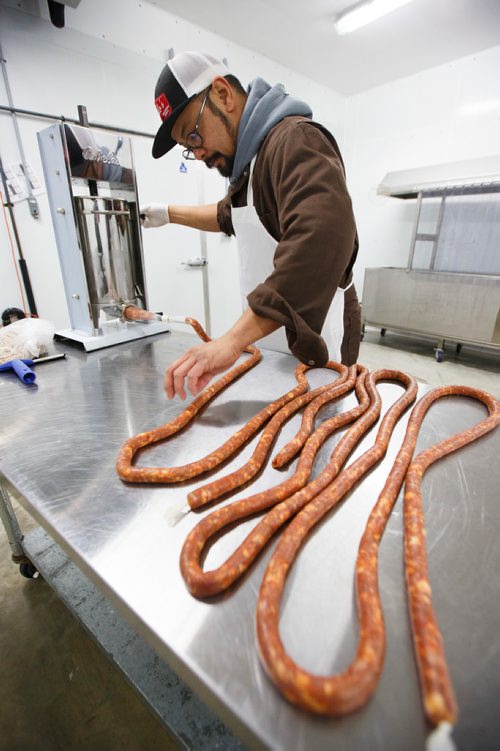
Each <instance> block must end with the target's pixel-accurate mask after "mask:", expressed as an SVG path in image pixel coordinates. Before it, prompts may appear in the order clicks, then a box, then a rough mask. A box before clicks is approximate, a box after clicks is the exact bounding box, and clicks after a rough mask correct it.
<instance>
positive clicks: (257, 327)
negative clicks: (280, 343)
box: [164, 308, 280, 399]
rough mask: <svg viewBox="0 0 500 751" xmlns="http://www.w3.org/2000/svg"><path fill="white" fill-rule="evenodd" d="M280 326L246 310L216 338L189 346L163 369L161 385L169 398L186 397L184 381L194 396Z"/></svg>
mask: <svg viewBox="0 0 500 751" xmlns="http://www.w3.org/2000/svg"><path fill="white" fill-rule="evenodd" d="M279 327H280V325H279V324H278V323H276V321H271V320H269V319H268V318H261V317H260V316H257V315H255V313H254V312H253V311H252V310H251V309H250V308H248V309H247V310H245V312H244V313H243V314H242V316H241V317H240V318H239V319H238V320H237V321H236V323H235V324H234V326H232V328H230V329H229V331H227V332H226V333H225V334H223V336H221V337H219V339H215V340H214V341H213V342H207V343H205V344H201V345H198V346H197V347H192V348H191V349H189V350H187V352H185V353H184V354H183V355H182V357H179V359H178V360H176V361H175V362H173V363H172V364H171V365H170V366H169V367H168V368H167V369H166V371H165V380H164V386H165V391H166V392H167V396H168V398H169V399H172V398H173V397H174V396H175V395H176V394H177V395H178V396H180V397H181V399H185V398H186V391H185V380H186V379H187V387H188V388H189V391H190V392H191V394H192V395H193V396H195V395H196V394H198V393H199V392H200V391H201V390H202V389H204V388H205V386H206V385H207V384H208V383H209V382H210V381H211V379H212V378H213V377H214V376H215V375H217V374H218V373H222V372H223V371H225V370H227V369H228V368H230V367H231V366H232V365H233V364H234V363H235V362H236V360H237V359H238V357H239V356H240V355H241V353H242V352H243V350H244V349H245V347H247V346H248V345H249V344H253V342H255V341H257V340H258V339H262V337H264V336H267V335H268V334H271V333H272V332H273V331H276V329H278V328H279Z"/></svg>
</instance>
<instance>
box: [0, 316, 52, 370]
mask: <svg viewBox="0 0 500 751" xmlns="http://www.w3.org/2000/svg"><path fill="white" fill-rule="evenodd" d="M55 330H56V328H55V326H54V324H53V323H51V322H50V321H46V320H44V319H43V318H22V319H21V320H20V321H15V322H14V323H11V324H9V326H4V327H3V328H0V363H2V362H7V361H8V360H15V359H16V358H20V359H28V358H29V359H30V360H33V359H35V358H36V357H42V356H44V355H46V354H47V352H48V349H49V346H50V343H51V342H52V340H53V338H54V332H55Z"/></svg>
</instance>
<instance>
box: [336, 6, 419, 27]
mask: <svg viewBox="0 0 500 751" xmlns="http://www.w3.org/2000/svg"><path fill="white" fill-rule="evenodd" d="M410 2H411V0H368V2H362V3H358V4H357V5H354V6H353V7H352V8H350V9H349V10H347V11H345V12H344V13H341V14H340V15H339V16H337V17H336V18H335V20H334V22H333V23H334V26H335V29H336V30H337V33H338V34H349V32H351V31H355V29H359V28H360V27H361V26H366V24H368V23H371V22H372V21H375V20H376V19H377V18H380V17H381V16H385V15H386V14H387V13H390V12H391V11H393V10H396V8H400V7H401V6H402V5H406V4H407V3H410Z"/></svg>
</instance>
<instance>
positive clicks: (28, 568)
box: [19, 562, 38, 579]
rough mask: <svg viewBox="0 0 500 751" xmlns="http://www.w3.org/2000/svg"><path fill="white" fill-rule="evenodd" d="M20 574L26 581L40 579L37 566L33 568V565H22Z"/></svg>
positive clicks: (24, 563)
mask: <svg viewBox="0 0 500 751" xmlns="http://www.w3.org/2000/svg"><path fill="white" fill-rule="evenodd" d="M19 573H20V574H21V576H24V577H25V578H26V579H36V578H37V577H38V570H37V569H36V568H35V566H33V564H32V563H26V562H23V563H20V564H19Z"/></svg>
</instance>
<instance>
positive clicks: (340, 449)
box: [180, 366, 416, 597]
mask: <svg viewBox="0 0 500 751" xmlns="http://www.w3.org/2000/svg"><path fill="white" fill-rule="evenodd" d="M354 367H355V366H354ZM360 370H361V371H364V372H361V375H360V376H359V377H358V382H357V389H358V391H357V396H358V399H359V401H360V404H359V406H358V407H357V408H355V409H353V410H351V411H350V412H347V413H344V414H340V415H336V416H335V417H333V418H330V419H329V420H327V421H325V422H324V423H323V424H322V425H321V426H320V428H318V429H317V430H316V431H315V432H314V433H313V435H312V436H311V437H310V438H309V440H308V441H307V443H306V446H305V448H304V450H303V452H302V454H301V456H300V459H299V462H298V465H297V470H296V473H295V474H294V475H293V476H292V477H291V478H289V479H288V480H286V481H285V482H283V483H281V484H280V485H278V486H276V487H275V488H272V489H270V490H267V491H264V492H262V493H258V494H256V495H254V496H250V497H249V498H245V499H242V500H239V501H237V502H235V503H233V504H230V505H228V506H225V507H224V508H221V509H217V510H216V511H214V512H212V513H211V514H210V515H209V516H207V517H205V518H204V519H202V520H201V521H200V522H199V524H198V525H197V526H196V527H194V529H193V530H191V532H190V533H189V535H188V537H187V538H186V541H185V543H184V545H183V548H182V551H181V557H180V566H181V573H182V576H183V577H184V580H185V582H186V585H187V587H188V589H189V591H190V592H191V593H192V594H193V595H195V596H196V597H207V596H211V595H214V594H218V593H220V592H221V591H223V590H224V589H227V587H229V586H230V585H231V584H233V583H234V582H235V581H236V580H237V579H238V578H239V577H241V576H242V574H243V573H244V572H245V571H246V570H247V569H248V568H249V566H250V565H251V563H252V562H253V561H254V560H255V558H256V557H257V555H258V554H259V553H260V551H261V550H262V549H263V547H264V546H265V545H266V544H267V542H268V541H269V540H270V539H271V537H272V536H273V535H274V534H275V533H276V532H277V530H278V529H279V528H280V527H281V526H283V524H284V523H285V522H286V521H288V520H289V519H290V518H291V517H292V516H294V515H295V514H296V513H297V512H298V511H299V510H300V509H301V508H303V507H304V506H305V505H306V504H307V503H309V502H310V501H311V500H312V499H313V498H314V497H315V496H317V495H318V493H320V492H321V491H322V490H323V489H324V488H325V487H327V486H328V485H330V484H331V483H332V482H333V480H334V479H335V477H337V475H338V473H339V472H340V470H341V468H342V466H343V464H344V463H345V461H346V460H347V458H348V456H349V455H350V454H351V453H352V451H353V449H354V448H355V446H356V445H357V444H358V443H359V441H360V439H361V438H362V436H363V435H364V434H365V433H366V431H367V430H369V428H370V427H371V426H372V425H373V424H374V423H375V422H376V420H377V419H378V417H379V415H380V410H381V400H380V396H379V395H378V392H377V390H376V388H375V384H376V382H377V380H385V379H387V377H388V373H389V372H391V373H392V371H379V372H377V373H372V374H370V376H368V378H367V383H366V390H365V387H364V377H365V376H366V374H367V372H366V369H360ZM393 375H395V374H394V373H393ZM402 375H404V374H400V373H397V376H396V378H397V379H398V380H402ZM403 383H404V385H405V387H406V388H407V393H406V397H407V399H406V401H405V404H404V405H403V406H401V407H400V411H401V413H402V411H403V409H405V408H406V406H408V404H409V403H411V401H412V400H414V399H415V395H416V384H415V383H414V381H412V380H411V379H408V378H407V377H406V376H405V380H403ZM368 407H369V409H368ZM354 420H356V421H357V422H355V424H354V426H353V427H351V428H350V429H349V431H348V432H347V433H346V435H344V436H343V437H342V439H341V440H340V441H339V443H338V444H337V446H336V447H335V449H334V451H333V453H332V456H331V458H330V461H329V463H328V465H327V467H326V468H325V469H324V470H323V471H322V472H321V473H320V475H319V476H318V477H317V478H316V479H315V480H314V481H313V482H311V483H309V484H308V485H306V482H307V481H308V479H309V477H310V474H311V470H312V464H313V461H314V457H315V456H316V454H317V452H318V450H319V448H320V447H321V445H322V444H323V443H324V441H325V440H326V438H327V437H328V436H329V435H331V433H332V432H333V431H334V430H337V429H338V428H339V427H341V426H343V425H346V424H348V423H349V422H352V421H354ZM337 481H340V477H339V478H337ZM304 485H305V487H304ZM300 488H302V489H300ZM277 503H278V504H279V505H277V506H276V504H277ZM270 506H275V508H273V509H272V511H270V512H268V513H267V514H266V516H264V517H263V519H261V520H260V522H259V523H258V524H257V525H256V527H255V528H254V529H253V530H252V531H251V532H250V534H249V535H248V536H247V537H246V539H245V540H244V541H243V543H242V544H241V545H240V546H239V547H238V548H237V550H235V551H234V553H232V555H231V556H230V557H229V558H228V559H227V560H226V561H225V562H224V563H223V564H222V565H221V566H219V567H218V568H217V569H214V570H212V571H206V572H205V571H203V569H202V566H201V562H200V561H201V558H202V554H203V550H204V548H205V546H206V544H207V542H208V541H209V539H210V538H212V537H213V536H214V535H215V534H218V533H220V531H221V530H222V529H223V528H225V527H227V526H229V525H231V527H232V525H233V524H234V522H235V521H242V520H243V519H245V518H247V517H249V516H252V515H254V514H255V513H257V512H259V511H262V510H264V509H266V508H269V507H270Z"/></svg>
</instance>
